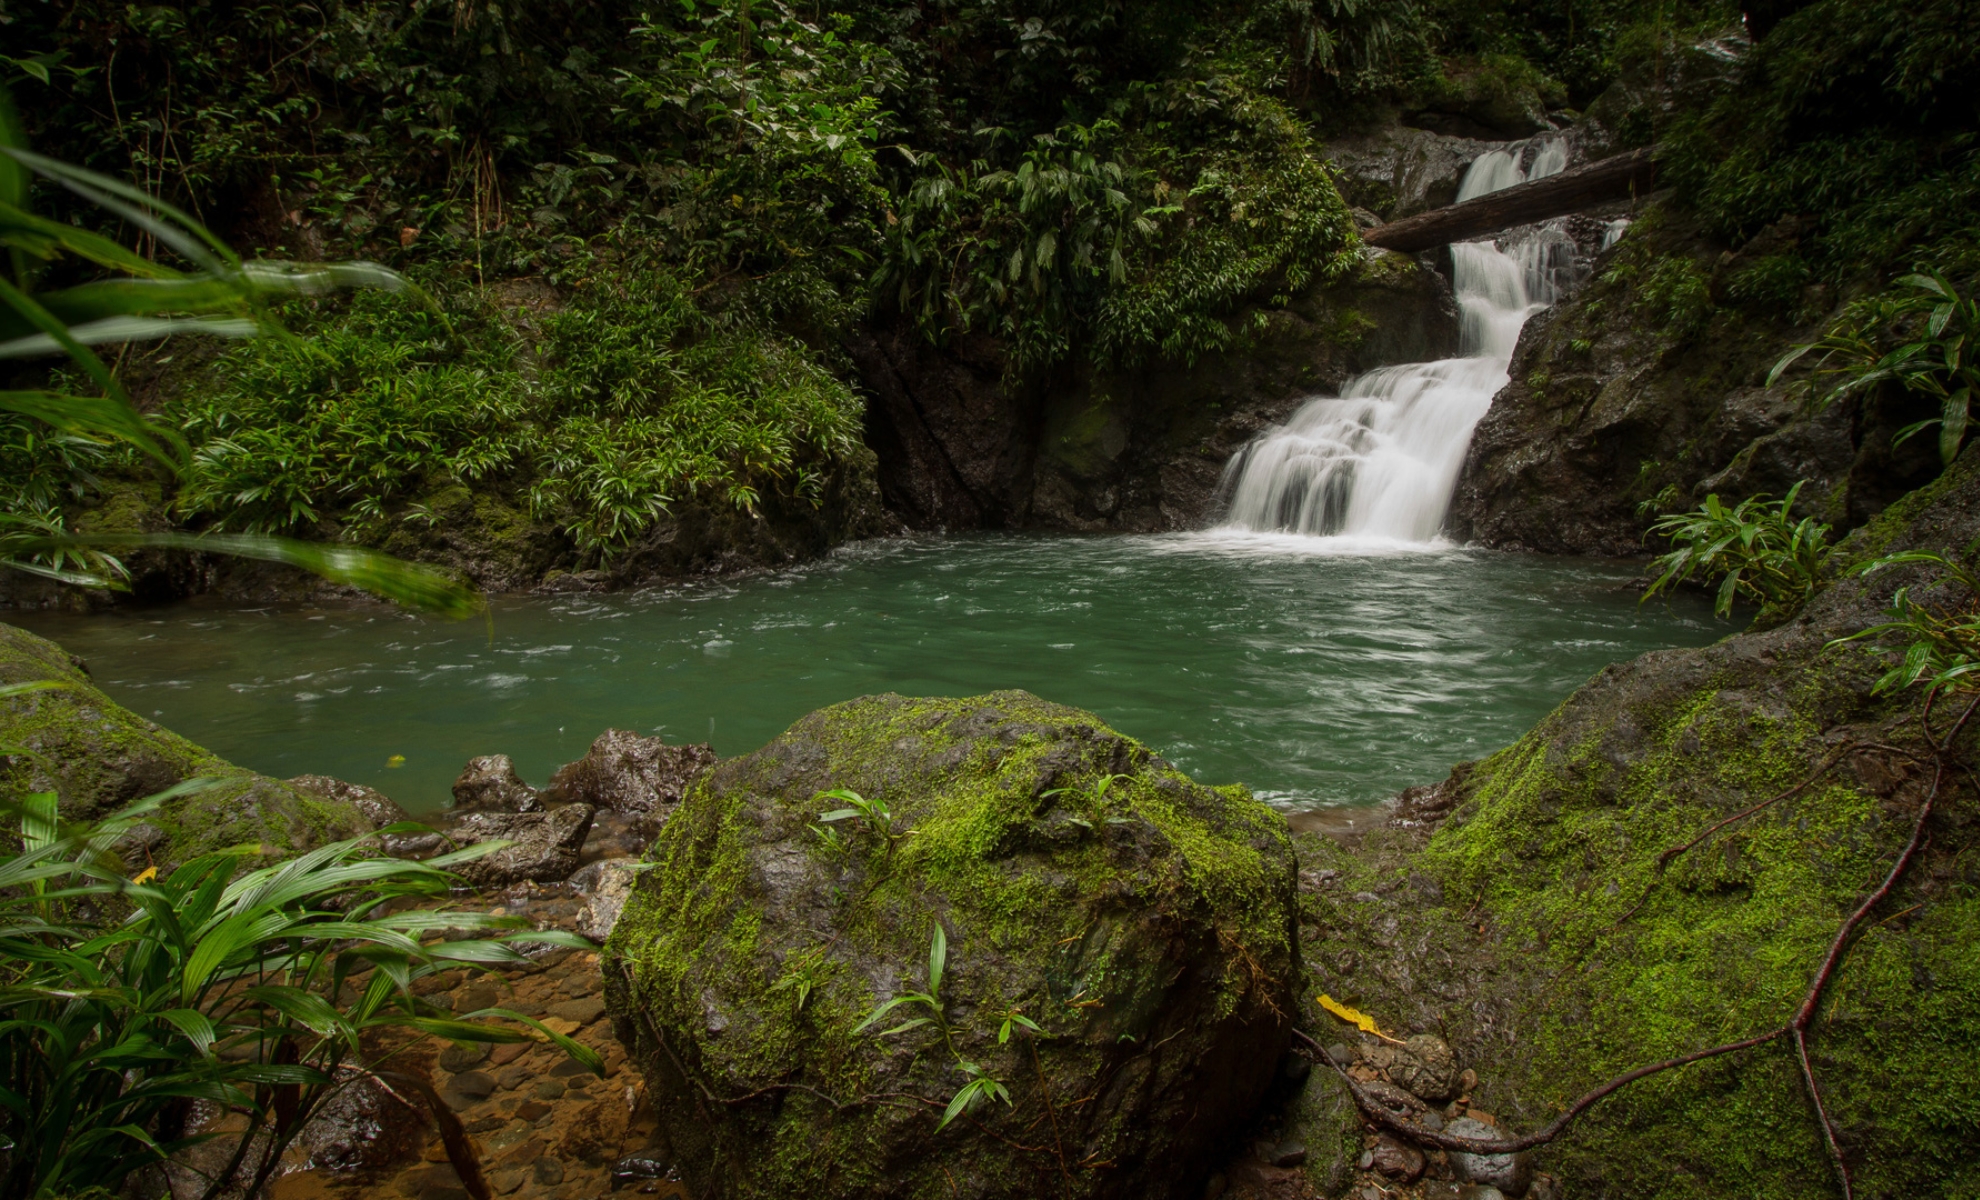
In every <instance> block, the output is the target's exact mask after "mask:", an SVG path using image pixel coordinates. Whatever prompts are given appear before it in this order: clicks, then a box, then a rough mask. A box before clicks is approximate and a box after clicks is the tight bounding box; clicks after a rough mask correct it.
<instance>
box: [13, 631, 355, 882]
mask: <svg viewBox="0 0 1980 1200" xmlns="http://www.w3.org/2000/svg"><path fill="white" fill-rule="evenodd" d="M79 661H80V660H77V659H75V658H73V657H72V656H71V655H69V654H67V653H66V652H64V651H63V650H62V648H61V647H60V646H57V645H56V644H55V643H53V642H51V641H48V640H47V639H46V638H40V637H36V636H34V635H33V634H31V633H27V632H25V631H23V630H19V629H16V628H14V627H13V626H11V625H0V685H5V684H19V683H39V682H54V683H58V684H60V685H61V686H59V687H54V688H49V689H45V690H41V691H33V692H26V693H22V694H20V695H15V696H9V697H6V698H4V699H0V745H4V746H6V747H8V749H9V750H10V751H14V753H12V754H11V755H10V756H9V757H7V758H4V759H0V794H11V795H18V794H20V793H22V792H38V791H52V792H55V793H57V794H59V795H60V796H61V798H62V812H61V815H62V817H63V819H65V820H69V821H93V820H99V819H101V818H103V817H106V816H108V815H110V814H111V813H112V812H115V811H117V810H119V809H121V808H123V807H125V806H126V805H128V804H130V803H131V802H132V801H135V800H140V799H142V798H144V797H146V796H149V795H152V794H154V793H156V792H161V791H164V790H165V789H167V788H169V787H172V786H173V785H175V784H178V783H181V782H183V781H185V780H187V779H191V778H193V777H195V776H205V777H208V778H210V779H211V780H212V781H213V785H212V786H211V787H209V788H207V789H206V790H203V791H200V792H197V793H194V794H191V795H185V796H180V797H177V798H174V799H172V800H169V801H167V802H166V803H165V804H163V805H162V806H160V807H159V808H157V809H155V810H153V811H152V812H151V813H149V814H147V815H146V817H145V820H144V825H145V826H146V832H144V833H142V834H141V835H139V836H138V838H137V839H136V840H133V841H131V842H128V843H126V846H127V848H128V852H129V855H130V857H131V859H133V860H134V862H135V863H136V865H135V866H133V867H132V869H131V871H130V872H128V873H129V874H136V873H137V871H139V870H141V869H142V868H143V867H144V866H146V865H150V866H155V867H157V868H158V869H159V873H160V874H167V873H169V872H170V871H171V869H172V868H173V867H175V866H177V865H178V864H179V863H182V862H185V861H186V860H188V859H191V858H195V857H198V856H199V855H202V854H208V853H211V852H214V851H217V850H221V849H224V848H226V847H229V846H237V845H241V844H243V843H255V844H260V845H264V846H268V847H270V848H272V849H273V850H275V851H277V852H279V853H284V854H287V853H291V852H295V851H299V850H303V849H307V848H309V847H311V846H316V845H320V844H322V843H324V842H329V841H338V840H341V839H344V838H351V837H357V836H359V835H360V834H363V833H366V832H369V831H370V830H371V829H372V828H373V825H372V822H371V819H370V818H369V817H368V816H366V815H365V814H364V813H362V812H360V811H359V810H358V809H357V808H356V807H354V806H352V805H350V804H348V803H346V802H344V801H343V800H340V799H335V798H331V797H325V796H320V795H316V794H314V793H310V792H305V791H303V790H301V789H298V788H296V787H295V786H293V785H291V784H288V783H284V782H282V781H280V780H276V779H270V778H268V777H267V776H265V775H257V774H255V773H254V772H252V771H247V770H244V769H242V768H240V767H237V766H234V765H233V764H232V763H229V762H227V761H225V760H224V759H221V758H219V757H218V756H216V755H214V754H213V753H211V752H210V751H207V750H204V749H202V748H200V747H198V746H195V745H193V744H192V743H191V742H189V741H187V740H186V739H184V738H182V737H180V736H178V735H177V734H174V733H171V732H169V731H167V730H164V729H161V728H159V727H158V726H157V725H156V724H154V723H152V722H150V721H147V720H145V719H144V718H143V717H140V716H138V715H137V714H136V713H134V712H131V711H130V710H128V709H126V708H123V707H122V706H120V705H118V704H116V703H114V702H112V701H111V699H110V698H109V697H108V696H106V695H104V694H103V693H102V692H101V691H99V690H98V689H97V688H96V687H95V686H94V685H93V684H92V683H91V682H90V680H89V675H88V673H87V672H85V671H84V670H83V669H82V668H81V667H80V666H79V665H78V663H79Z"/></svg>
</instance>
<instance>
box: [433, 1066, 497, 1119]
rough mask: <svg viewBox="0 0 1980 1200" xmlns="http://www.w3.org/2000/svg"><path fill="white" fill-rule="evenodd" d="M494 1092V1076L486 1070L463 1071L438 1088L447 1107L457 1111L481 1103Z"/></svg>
mask: <svg viewBox="0 0 1980 1200" xmlns="http://www.w3.org/2000/svg"><path fill="white" fill-rule="evenodd" d="M494 1093H495V1080H494V1077H493V1076H491V1075H489V1074H488V1073H487V1072H486V1071H463V1072H462V1073H460V1074H459V1075H456V1076H454V1077H453V1078H452V1079H449V1080H448V1081H447V1086H446V1087H444V1088H442V1089H440V1098H441V1099H442V1100H445V1101H446V1102H447V1107H448V1108H451V1109H453V1110H454V1111H455V1112H459V1111H460V1110H462V1109H464V1108H470V1107H472V1106H474V1105H476V1104H479V1103H481V1102H482V1101H483V1100H486V1099H488V1097H489V1096H491V1095H493V1094H494Z"/></svg>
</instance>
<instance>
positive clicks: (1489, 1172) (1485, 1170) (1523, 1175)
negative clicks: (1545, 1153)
mask: <svg viewBox="0 0 1980 1200" xmlns="http://www.w3.org/2000/svg"><path fill="white" fill-rule="evenodd" d="M1447 1132H1449V1133H1451V1134H1454V1135H1456V1136H1458V1137H1467V1138H1495V1137H1498V1136H1500V1134H1499V1131H1498V1130H1497V1129H1494V1128H1493V1127H1492V1126H1490V1125H1487V1124H1486V1123H1485V1122H1483V1121H1480V1120H1477V1119H1475V1118H1472V1117H1460V1118H1459V1119H1457V1120H1455V1121H1452V1122H1451V1123H1450V1125H1449V1126H1448V1127H1447ZM1450 1157H1451V1169H1452V1170H1453V1171H1455V1172H1457V1177H1458V1178H1459V1179H1461V1180H1464V1181H1466V1182H1469V1183H1477V1184H1486V1185H1488V1186H1489V1187H1490V1188H1491V1189H1493V1190H1494V1193H1495V1194H1496V1193H1498V1192H1504V1193H1505V1194H1506V1195H1509V1196H1523V1195H1525V1194H1526V1188H1527V1185H1528V1184H1529V1183H1531V1182H1532V1180H1533V1163H1532V1161H1531V1160H1530V1159H1528V1158H1527V1156H1526V1155H1524V1154H1461V1153H1459V1152H1458V1151H1455V1150H1453V1151H1451V1156H1450ZM1466 1200H1491V1198H1490V1197H1482V1196H1471V1197H1467V1198H1466Z"/></svg>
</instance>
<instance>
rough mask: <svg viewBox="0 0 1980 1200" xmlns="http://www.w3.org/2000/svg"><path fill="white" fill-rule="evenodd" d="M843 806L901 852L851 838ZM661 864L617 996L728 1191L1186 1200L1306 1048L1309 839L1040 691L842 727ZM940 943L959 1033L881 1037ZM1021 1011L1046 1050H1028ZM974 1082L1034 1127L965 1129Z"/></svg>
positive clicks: (716, 772) (795, 753) (683, 1130)
mask: <svg viewBox="0 0 1980 1200" xmlns="http://www.w3.org/2000/svg"><path fill="white" fill-rule="evenodd" d="M827 789H851V790H852V791H854V792H856V793H858V794H859V795H861V796H862V797H867V798H871V799H872V800H875V801H881V802H884V803H885V804H886V805H887V806H888V808H889V809H890V810H891V814H892V817H891V825H890V826H889V828H890V829H891V830H892V832H893V833H894V834H895V835H896V836H895V837H894V838H893V839H891V840H890V839H889V838H887V837H885V836H883V835H882V833H881V832H880V831H879V830H878V829H876V828H875V827H874V826H873V825H872V824H870V823H867V822H857V823H852V822H839V823H836V825H835V827H836V828H837V829H839V830H841V831H842V832H841V834H840V837H841V838H842V839H843V842H844V844H843V846H841V847H839V848H835V847H834V846H832V845H830V844H828V843H827V842H826V841H825V840H824V839H822V838H821V837H820V835H819V833H818V832H817V828H818V827H819V824H820V823H819V817H820V815H821V813H822V812H824V811H825V810H828V809H836V808H839V807H841V806H842V805H843V804H844V803H846V802H845V801H843V800H839V799H831V798H824V797H821V796H820V793H821V792H822V791H825V790H827ZM647 861H648V862H649V863H651V864H653V865H652V869H650V870H649V871H646V872H644V873H643V874H642V876H641V878H640V882H639V883H638V885H637V890H636V891H635V893H634V895H633V897H632V899H631V901H630V902H629V903H628V905H627V907H626V910H625V913H624V915H623V916H622V917H621V918H620V920H619V923H618V925H617V926H616V928H615V929H614V930H613V933H612V937H611V940H610V942H609V943H608V945H607V947H606V952H605V961H604V963H603V969H604V972H605V979H606V994H607V1001H608V1003H609V1005H610V1009H611V1011H612V1013H613V1015H614V1018H615V1020H616V1021H617V1024H618V1029H619V1034H620V1037H621V1038H622V1039H623V1040H624V1041H625V1042H626V1044H627V1046H628V1047H629V1048H631V1049H632V1050H633V1053H634V1057H635V1058H636V1059H637V1060H638V1061H639V1062H640V1064H641V1066H642V1068H643V1070H644V1072H645V1075H646V1078H647V1081H648V1084H649V1086H650V1089H651V1094H652V1096H653V1098H654V1103H655V1105H656V1108H657V1111H658V1113H659V1115H660V1119H661V1123H662V1126H663V1127H664V1129H665V1131H666V1134H667V1136H668V1138H669V1140H670V1141H671V1144H672V1149H673V1152H674V1156H675V1161H676V1162H677V1163H678V1164H679V1166H680V1168H681V1170H682V1171H683V1172H684V1174H685V1175H686V1176H687V1177H688V1179H689V1181H690V1183H691V1186H692V1187H693V1188H694V1190H695V1194H696V1195H698V1196H704V1197H731V1198H739V1197H779V1198H782V1197H791V1196H805V1197H813V1198H825V1197H848V1198H850V1197H876V1196H901V1197H908V1196H912V1197H924V1196H925V1197H931V1198H933V1197H938V1196H939V1197H946V1196H954V1195H961V1196H966V1197H1033V1196H1040V1195H1067V1196H1087V1197H1099V1196H1135V1197H1140V1196H1148V1195H1168V1194H1172V1193H1173V1194H1178V1195H1180V1194H1184V1193H1185V1192H1186V1191H1187V1190H1188V1189H1189V1188H1190V1187H1191V1186H1200V1185H1201V1182H1202V1180H1203V1179H1204V1178H1205V1177H1207V1176H1208V1175H1209V1173H1210V1170H1211V1168H1212V1165H1213V1157H1214V1153H1215V1151H1217V1150H1218V1149H1220V1148H1227V1147H1223V1146H1221V1145H1220V1144H1221V1143H1223V1142H1224V1141H1225V1140H1226V1139H1227V1138H1228V1137H1229V1136H1230V1135H1231V1134H1232V1132H1233V1131H1234V1130H1235V1129H1236V1128H1237V1126H1238V1124H1239V1123H1240V1122H1242V1121H1243V1120H1244V1119H1245V1118H1246V1117H1247V1116H1248V1115H1249V1113H1250V1111H1251V1109H1252V1107H1253V1106H1254V1105H1255V1104H1256V1102H1257V1101H1258V1099H1259V1097H1260V1096H1261V1095H1263V1093H1264V1090H1265V1088H1266V1086H1267V1084H1268V1083H1269V1081H1270V1079H1271V1076H1272V1073H1273V1071H1274V1069H1275V1067H1276V1065H1277V1062H1278V1059H1279V1055H1280V1053H1281V1052H1282V1051H1283V1049H1284V1047H1285V1045H1286V1040H1287V1037H1288V1028H1289V1024H1288V1021H1289V1015H1290V1013H1291V1011H1292V1008H1293V1001H1292V985H1293V983H1294V980H1295V979H1296V977H1297V973H1298V953H1297V947H1296V942H1295V940H1294V937H1293V926H1292V921H1293V895H1294V867H1293V858H1292V848H1291V843H1290V838H1289V834H1288V832H1287V829H1286V825H1285V822H1284V820H1283V819H1282V818H1280V817H1279V816H1278V815H1277V814H1275V813H1273V812H1272V811H1271V810H1270V809H1268V808H1266V807H1265V806H1264V805H1262V804H1260V803H1258V802H1257V801H1255V800H1253V799H1252V798H1251V797H1250V796H1249V795H1248V794H1246V793H1245V792H1244V791H1243V789H1241V788H1208V787H1203V786H1201V785H1198V784H1196V783H1193V782H1191V781H1190V780H1189V778H1188V777H1187V776H1185V775H1183V774H1182V773H1180V772H1178V771H1176V770H1175V769H1174V768H1172V767H1170V766H1169V765H1168V764H1167V763H1165V762H1163V761H1162V760H1161V759H1159V758H1157V757H1155V756H1154V755H1152V754H1150V753H1149V751H1147V750H1146V749H1144V748H1143V747H1141V746H1139V745H1137V744H1136V743H1134V742H1133V741H1130V740H1129V739H1127V738H1124V737H1122V736H1120V735H1119V734H1116V733H1114V732H1112V731H1111V730H1109V729H1107V728H1106V727H1105V726H1103V725H1102V724H1100V722H1099V721H1098V720H1097V719H1096V718H1094V717H1093V716H1091V715H1090V714H1087V713H1083V712H1080V711H1078V710H1076V709H1071V708H1066V707H1062V706H1060V705H1055V704H1048V703H1046V702H1044V701H1041V700H1039V699H1037V698H1036V697H1033V696H1031V695H1028V694H1026V693H1024V692H998V693H993V694H991V695H988V696H979V697H974V698H971V699H966V700H948V699H920V700H915V699H905V698H902V697H900V696H893V695H887V696H874V697H867V698H865V699H861V700H854V701H850V702H848V703H845V704H840V705H835V706H833V707H831V708H827V709H823V710H821V711H819V712H816V713H813V714H811V715H810V716H808V717H806V718H804V719H803V720H801V721H799V722H798V723H797V724H796V725H794V726H793V727H792V728H791V729H790V731H789V732H787V733H785V734H784V735H783V736H782V737H780V738H778V739H777V740H776V741H774V742H772V743H771V744H770V745H768V746H766V747H764V748H763V749H762V750H760V751H757V752H756V753H754V754H751V755H747V756H745V757H742V758H737V759H731V760H729V761H727V762H724V763H722V764H720V765H719V766H717V767H715V768H714V769H713V770H712V771H710V772H708V773H707V774H704V775H702V776H700V777H699V778H698V779H697V780H696V782H695V783H694V785H693V787H692V789H691V790H690V791H689V794H688V796H687V798H686V799H685V800H684V801H683V802H682V804H681V806H680V808H679V810H678V811H677V812H676V813H675V814H674V816H673V818H672V819H671V820H670V821H669V822H668V824H667V827H666V829H665V830H664V831H663V832H662V833H661V835H660V838H659V840H658V841H657V842H656V843H655V844H654V846H653V847H652V849H651V850H650V851H649V853H648V854H647ZM938 925H939V926H940V927H941V928H942V929H943V930H944V931H945V936H946V939H947V947H948V949H947V962H946V972H945V973H944V974H943V976H942V980H941V983H940V988H939V997H940V1000H941V1002H942V1009H941V1012H940V1014H939V1016H938V1014H936V1013H935V1012H934V1011H932V1010H931V1009H930V1008H928V1007H927V1006H925V1005H921V1004H916V1003H908V1004H905V1005H903V1006H901V1007H898V1008H896V1009H895V1010H894V1011H893V1012H892V1013H891V1014H889V1018H888V1019H887V1020H886V1021H885V1022H884V1024H881V1025H878V1026H876V1027H874V1028H872V1029H869V1030H868V1031H866V1032H863V1033H855V1032H854V1030H855V1028H856V1027H857V1026H858V1025H859V1024H860V1023H861V1021H862V1019H863V1018H865V1017H866V1015H867V1014H868V1013H869V1012H870V1011H872V1010H873V1009H874V1007H875V1006H876V1005H878V1004H881V1003H883V1002H886V1001H888V1000H890V999H898V998H900V997H902V996H904V995H907V994H909V993H913V992H921V991H925V990H927V989H928V987H929V968H928V961H929V957H930V942H931V936H932V931H933V930H934V929H935V928H936V927H937V926H938ZM1014 1010H1017V1011H1021V1012H1022V1014H1023V1015H1024V1016H1025V1017H1027V1018H1028V1019H1030V1020H1032V1021H1035V1022H1036V1023H1037V1024H1038V1025H1039V1026H1040V1027H1041V1032H1039V1033H1037V1034H1036V1035H1033V1034H1031V1033H1029V1032H1027V1031H1026V1030H1025V1029H1023V1028H1022V1027H1017V1028H1016V1029H1015V1031H1014V1035H1013V1036H1011V1037H1010V1039H1009V1040H1008V1042H1004V1041H1001V1040H1000V1036H999V1034H1000V1029H1001V1027H1002V1026H1003V1025H1004V1022H1005V1019H1006V1016H1007V1014H1009V1013H1011V1012H1012V1011H1014ZM921 1018H926V1019H928V1020H927V1023H924V1024H921V1025H918V1026H916V1027H914V1028H911V1029H908V1030H905V1031H904V1032H901V1033H899V1034H897V1035H894V1036H884V1037H883V1036H878V1033H879V1030H881V1029H886V1028H888V1027H890V1026H893V1025H896V1024H899V1023H901V1022H905V1021H909V1020H914V1019H921ZM964 1062H967V1063H971V1064H975V1065H976V1066H977V1067H979V1068H980V1069H981V1070H982V1071H983V1072H984V1073H985V1074H986V1075H987V1076H989V1077H992V1078H995V1079H997V1080H999V1081H1001V1083H1002V1084H1003V1086H1005V1087H1007V1088H1008V1089H1009V1093H1010V1101H1011V1103H1010V1105H1009V1106H1008V1107H1007V1106H1006V1105H1005V1104H1002V1103H998V1102H995V1101H987V1102H985V1103H983V1104H981V1105H979V1106H978V1107H976V1108H975V1109H974V1110H973V1111H971V1112H970V1113H969V1114H968V1115H966V1116H964V1117H962V1118H959V1119H958V1120H957V1121H956V1122H955V1123H954V1124H952V1125H950V1126H949V1127H947V1128H946V1129H943V1130H941V1131H940V1132H939V1133H938V1132H936V1126H937V1122H938V1121H939V1120H940V1119H941V1116H942V1113H943V1110H944V1107H945V1106H946V1105H947V1104H948V1102H949V1101H950V1098H951V1097H952V1096H953V1095H955V1094H956V1092H957V1091H958V1089H959V1088H961V1087H962V1086H963V1084H964V1083H965V1082H966V1080H967V1079H968V1076H967V1075H966V1074H965V1073H964V1071H963V1069H962V1067H961V1066H960V1064H961V1063H964Z"/></svg>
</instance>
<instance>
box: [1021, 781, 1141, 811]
mask: <svg viewBox="0 0 1980 1200" xmlns="http://www.w3.org/2000/svg"><path fill="white" fill-rule="evenodd" d="M1126 778H1127V776H1126V775H1118V774H1117V775H1102V776H1101V777H1100V778H1098V779H1096V780H1094V781H1093V782H1092V783H1090V784H1088V785H1086V786H1085V787H1083V788H1077V787H1057V788H1053V789H1052V790H1051V791H1049V792H1041V793H1039V795H1040V796H1041V797H1043V798H1046V799H1050V798H1051V797H1053V796H1084V797H1086V798H1087V799H1088V800H1090V801H1092V803H1093V804H1094V806H1095V807H1098V806H1099V805H1102V804H1105V803H1106V802H1107V791H1108V789H1110V788H1112V787H1113V786H1114V785H1115V784H1116V783H1119V782H1120V781H1121V780H1123V779H1126Z"/></svg>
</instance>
